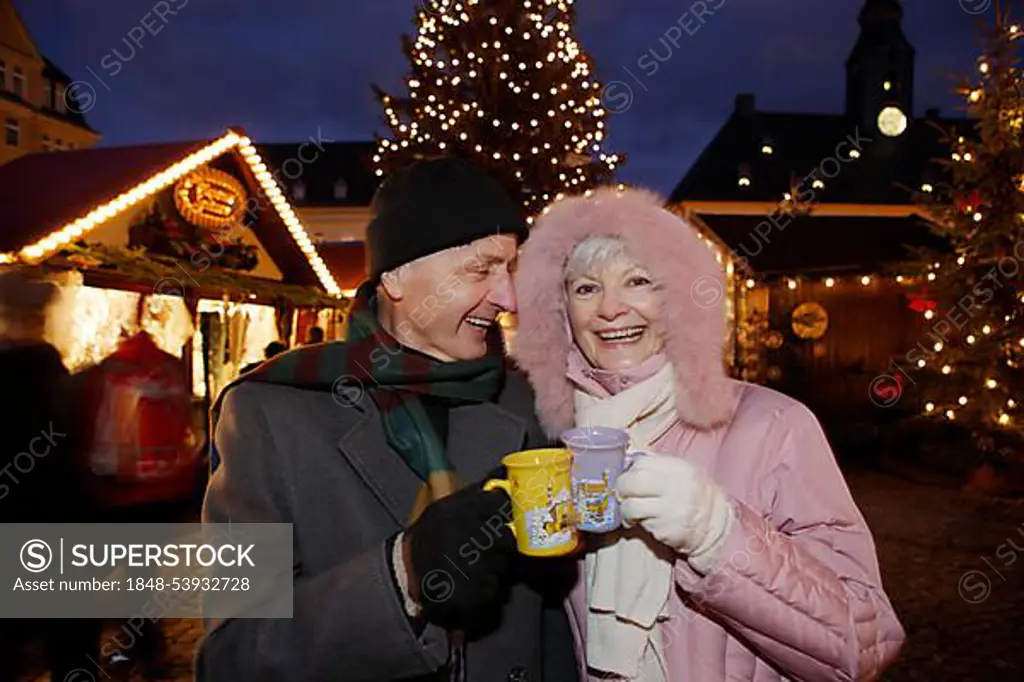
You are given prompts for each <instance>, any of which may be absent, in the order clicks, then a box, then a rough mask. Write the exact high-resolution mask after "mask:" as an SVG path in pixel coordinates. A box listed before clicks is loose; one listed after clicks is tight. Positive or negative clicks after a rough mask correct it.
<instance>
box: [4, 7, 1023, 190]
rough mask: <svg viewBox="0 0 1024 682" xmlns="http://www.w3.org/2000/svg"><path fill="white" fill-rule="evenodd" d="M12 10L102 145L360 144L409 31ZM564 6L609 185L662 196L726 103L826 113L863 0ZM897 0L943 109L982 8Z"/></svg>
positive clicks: (166, 14)
mask: <svg viewBox="0 0 1024 682" xmlns="http://www.w3.org/2000/svg"><path fill="white" fill-rule="evenodd" d="M962 2H964V3H966V4H967V5H968V6H969V7H971V8H976V7H979V6H981V5H983V2H982V0H962ZM15 4H16V5H17V7H18V10H19V11H20V13H21V15H22V18H23V19H24V20H25V22H26V24H27V25H28V28H29V31H30V32H31V33H32V35H33V37H34V38H35V40H36V42H37V43H38V45H39V47H40V49H41V50H42V51H43V52H44V53H46V54H47V56H49V57H50V58H51V59H53V60H54V61H55V62H56V63H57V64H58V65H60V66H61V68H63V69H64V70H65V71H67V72H68V73H70V74H71V75H72V76H73V77H74V78H77V79H79V80H82V81H84V82H86V83H88V84H89V86H91V87H93V88H95V90H96V102H95V106H94V108H93V109H92V110H91V111H90V112H89V120H90V123H91V124H92V125H93V126H94V127H96V128H97V129H99V130H100V131H101V132H102V133H103V134H104V141H103V144H105V145H111V144H134V143H141V142H151V141H163V140H180V139H193V138H200V137H208V136H213V135H216V134H218V133H220V132H221V131H222V130H223V129H224V128H225V127H226V126H227V125H231V124H237V125H242V126H245V127H246V128H247V130H248V131H249V134H250V135H251V136H253V137H254V138H256V139H258V140H260V141H267V142H269V141H286V140H300V139H306V138H308V137H309V136H310V135H316V133H317V130H318V129H319V130H321V131H322V134H323V136H325V137H327V138H330V139H338V140H350V139H368V138H369V137H370V136H372V134H373V132H374V131H375V130H378V129H379V126H380V112H379V110H378V107H377V104H376V102H375V101H374V99H373V97H372V95H371V92H370V89H369V84H370V83H371V82H377V83H380V84H382V85H385V86H390V87H394V86H395V85H397V84H398V83H400V82H401V78H402V76H403V74H404V73H405V71H406V63H405V60H404V56H403V55H402V53H401V50H400V47H399V35H400V33H402V32H403V31H409V30H412V29H413V24H412V17H413V9H414V2H412V0H373V1H371V2H367V1H365V0H360V1H355V0H341V1H335V2H326V1H324V0H287V1H286V2H282V1H281V0H165V1H164V2H156V1H155V0H154V1H153V2H151V1H150V0H146V1H145V2H139V1H138V0H104V2H102V3H83V2H81V1H80V0H36V1H34V2H28V1H27V0H16V2H15ZM577 4H578V13H579V21H578V29H577V32H578V36H579V39H580V41H581V43H582V45H583V47H584V48H585V49H586V50H587V51H588V52H589V53H590V54H591V55H592V56H593V58H594V59H595V61H596V64H597V68H598V75H599V77H600V78H601V80H602V81H604V82H610V81H613V80H621V81H622V82H623V83H626V84H628V85H629V86H630V88H631V89H632V91H633V97H632V103H631V105H630V106H629V108H628V109H627V110H625V111H623V112H622V113H619V114H616V115H614V116H613V117H611V120H610V123H609V126H610V136H609V138H608V143H607V148H608V149H609V150H613V151H624V152H626V153H627V154H629V156H630V162H629V164H628V165H627V167H626V168H625V170H624V171H623V172H622V178H623V179H625V180H628V181H631V182H638V183H643V184H647V185H650V186H652V187H654V188H656V189H659V190H662V191H668V190H669V189H671V187H672V186H673V185H674V184H675V182H676V181H677V180H678V179H679V178H680V177H681V176H682V175H683V173H684V172H685V171H686V169H687V168H688V167H689V165H690V163H692V161H693V159H694V158H695V156H696V154H697V153H698V152H699V151H700V149H701V148H702V147H703V145H705V144H706V143H707V142H708V141H709V140H710V139H711V137H712V136H713V135H714V133H715V131H716V130H717V129H718V127H719V126H720V125H721V123H722V121H723V120H724V119H725V117H726V116H727V115H728V114H729V112H730V111H731V109H732V107H733V101H734V97H735V95H736V93H737V92H741V91H742V92H754V93H756V95H757V104H758V108H763V109H769V110H776V111H808V112H811V111H813V112H839V111H840V110H841V109H842V107H843V95H844V76H845V71H844V62H845V60H846V57H847V56H848V54H849V51H850V49H851V48H852V47H853V44H854V42H855V40H856V37H857V32H858V26H857V22H856V16H857V12H858V11H859V9H860V7H861V6H862V4H863V0H830V1H829V2H820V1H819V0H704V2H703V3H699V2H698V3H692V4H691V2H688V1H684V2H680V1H679V0H642V2H637V1H636V0H579V1H578V3H577ZM903 4H904V9H905V16H904V22H903V25H904V32H905V33H906V35H907V37H908V38H909V39H910V41H911V42H912V43H913V44H914V46H915V47H916V48H917V73H916V76H917V87H916V98H915V110H916V113H918V114H920V113H921V112H923V110H924V109H925V108H926V107H928V106H941V107H942V108H943V110H944V112H948V113H952V112H953V110H954V109H955V107H956V104H957V99H956V97H955V96H954V95H953V94H951V89H952V87H953V85H954V83H955V76H956V75H957V74H958V73H965V72H969V71H970V69H972V68H973V65H974V62H975V59H976V57H977V50H978V46H979V34H978V32H977V31H976V28H977V26H976V24H977V21H978V20H979V19H981V20H984V19H985V18H988V19H991V17H992V13H993V12H994V10H993V9H992V8H990V9H989V10H988V12H986V13H983V14H980V15H977V16H972V15H970V14H968V13H967V12H965V11H964V9H963V8H962V7H961V0H906V1H905V2H904V3H903ZM701 5H703V9H702V7H701ZM713 8H715V9H713ZM712 9H713V11H712ZM704 10H706V11H704ZM171 12H176V13H174V14H172V13H171ZM161 15H162V18H161ZM698 15H703V16H698ZM1021 19H1022V20H1024V17H1021ZM133 36H134V37H135V38H136V41H135V43H138V44H139V45H136V44H135V43H133V42H132V37H133ZM652 50H653V51H652ZM659 58H660V59H661V60H663V61H659ZM655 67H657V68H656V69H655Z"/></svg>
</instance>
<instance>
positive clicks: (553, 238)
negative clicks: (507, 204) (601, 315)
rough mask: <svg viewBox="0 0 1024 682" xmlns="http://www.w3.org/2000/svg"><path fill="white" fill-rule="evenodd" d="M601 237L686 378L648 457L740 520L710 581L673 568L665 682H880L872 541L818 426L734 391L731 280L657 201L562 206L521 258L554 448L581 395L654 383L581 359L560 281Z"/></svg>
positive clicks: (613, 195) (896, 626) (596, 197)
mask: <svg viewBox="0 0 1024 682" xmlns="http://www.w3.org/2000/svg"><path fill="white" fill-rule="evenodd" d="M591 234H605V235H609V236H617V237H621V238H622V239H625V240H626V241H627V244H628V249H629V252H630V255H632V256H633V257H634V258H636V259H637V260H638V261H640V262H642V263H644V264H645V265H646V266H647V267H648V268H649V269H650V271H651V273H652V275H653V276H654V279H655V281H656V282H657V283H658V285H659V287H660V291H661V296H662V298H663V308H662V311H661V313H662V314H661V321H660V324H658V327H659V331H660V332H661V333H662V335H663V337H664V338H665V348H664V355H665V359H666V360H667V361H668V362H671V363H672V365H673V368H674V370H675V374H676V411H677V413H678V416H679V422H678V423H677V425H676V426H675V427H674V428H673V429H672V430H670V431H669V432H668V433H667V434H666V435H665V436H663V437H662V438H661V439H659V441H658V442H657V443H656V444H655V446H654V447H652V450H654V451H657V452H662V453H669V454H674V455H676V456H679V457H683V458H685V459H686V460H688V461H690V462H691V463H693V464H695V465H696V466H698V467H700V468H701V469H702V470H704V471H705V472H707V473H708V475H709V476H710V477H711V478H712V479H713V480H714V481H715V482H716V483H717V484H718V485H719V486H720V487H721V488H722V490H723V491H725V493H726V494H727V495H728V496H729V497H730V498H731V501H732V506H733V510H734V512H735V523H734V524H733V526H732V530H731V532H730V535H729V537H728V539H727V541H726V543H725V545H724V547H723V548H722V549H721V551H720V552H719V553H718V554H717V559H716V566H715V567H714V568H713V569H712V570H711V571H709V572H708V573H707V574H704V575H702V574H700V573H698V572H697V571H696V570H694V569H693V568H692V567H691V566H690V565H689V563H688V562H687V560H686V557H685V556H682V555H681V556H680V557H679V559H678V560H677V562H676V570H675V578H676V584H675V590H674V593H673V594H672V595H671V597H670V606H669V609H670V612H669V616H670V618H669V621H668V622H667V623H665V624H664V625H663V626H662V627H663V629H662V635H663V637H664V640H665V643H666V656H667V659H668V667H669V682H703V681H708V682H710V681H711V680H715V681H717V680H755V681H757V682H761V681H765V682H767V681H769V680H772V681H774V680H783V679H803V680H864V679H873V678H875V677H877V676H878V675H879V674H880V673H881V671H882V670H883V669H884V668H885V667H886V666H887V665H889V664H890V663H891V662H892V661H893V660H894V659H895V657H896V655H897V654H898V652H899V650H900V647H901V646H902V644H903V641H904V632H903V628H902V627H901V626H900V623H899V621H898V619H897V617H896V614H895V612H894V611H893V608H892V605H891V604H890V603H889V600H888V598H887V597H886V594H885V592H884V590H883V588H882V581H881V577H880V575H879V569H878V560H877V557H876V553H875V546H874V542H873V540H872V537H871V532H870V530H869V529H868V527H867V525H866V523H865V521H864V518H863V516H862V515H861V514H860V512H859V510H858V509H857V507H856V505H855V504H854V502H853V499H852V497H851V495H850V492H849V490H848V488H847V486H846V483H845V481H844V480H843V476H842V474H841V473H840V471H839V469H838V467H837V465H836V463H835V458H834V457H833V455H832V452H831V449H830V448H829V445H828V442H827V440H826V438H825V435H824V434H823V433H822V430H821V427H820V426H819V424H818V420H817V419H816V418H815V417H814V415H813V414H812V413H811V412H810V411H809V410H808V409H807V408H806V407H805V406H804V405H802V404H801V403H799V402H797V401H795V400H792V399H791V398H788V397H786V396H784V395H782V394H780V393H777V392H775V391H772V390H769V389H767V388H763V387H759V386H755V385H752V384H748V383H744V382H739V381H733V380H731V379H729V378H728V377H727V376H726V374H725V371H724V369H723V362H722V340H723V339H724V338H725V319H724V312H723V310H722V302H721V299H722V296H719V297H718V301H716V302H714V303H713V304H711V305H709V304H708V300H709V299H708V297H707V295H706V292H707V291H708V290H710V291H712V292H714V291H715V287H716V286H717V287H721V286H722V284H723V279H722V272H721V269H720V268H719V267H718V266H717V264H716V262H715V260H714V258H713V256H712V254H711V252H710V251H709V250H708V249H707V248H706V247H705V245H704V243H703V242H702V241H701V240H699V238H698V237H697V235H696V234H695V232H694V231H693V229H692V228H691V227H690V226H689V224H688V223H686V222H684V221H682V220H681V219H679V218H678V217H676V216H675V215H673V214H671V213H669V212H668V211H666V210H664V209H662V208H661V203H660V200H659V199H658V197H656V196H654V195H652V194H648V193H646V192H641V191H636V190H626V191H622V192H618V191H615V190H599V191H596V192H594V193H593V194H592V195H591V196H589V197H586V198H570V199H565V200H562V201H560V202H557V203H556V204H554V205H553V206H552V207H551V208H549V210H548V211H547V212H546V213H545V214H544V215H543V216H542V217H541V219H540V220H539V221H538V223H537V226H536V227H535V228H534V230H533V233H532V235H531V237H530V239H529V240H528V241H527V243H526V245H525V246H524V247H523V251H522V254H521V257H520V264H519V271H518V274H517V283H516V287H517V293H518V297H519V333H518V334H517V339H516V349H515V355H516V360H517V362H518V363H519V365H520V366H521V367H522V368H523V369H524V370H525V371H526V372H527V374H528V375H529V377H530V379H531V382H532V383H533V385H534V389H535V391H536V393H537V407H538V414H539V416H540V419H541V423H542V424H543V425H544V428H545V429H546V431H547V432H548V433H549V435H551V436H557V435H558V434H559V433H560V432H561V430H563V429H565V428H568V427H570V426H572V425H573V415H572V410H573V407H572V394H573V390H574V389H575V388H581V389H582V390H585V391H587V392H590V393H593V394H596V395H604V394H609V393H615V392H618V391H619V390H622V389H624V388H627V387H628V386H631V385H633V384H634V383H636V382H637V381H642V380H644V379H646V378H648V377H649V376H651V375H653V373H654V372H655V371H656V366H655V365H653V364H652V363H653V362H656V360H652V362H648V363H644V365H643V366H641V367H640V368H637V369H636V370H634V371H633V372H629V373H612V372H605V371H600V370H595V369H593V368H590V367H589V366H588V365H587V364H586V362H585V361H579V360H578V358H579V355H578V353H576V352H574V351H575V349H574V346H573V342H572V340H571V338H570V335H569V334H568V333H567V323H566V319H567V318H566V313H565V303H564V301H565V294H564V275H563V267H564V264H565V262H566V260H567V258H568V256H569V254H570V253H571V252H572V249H573V247H574V246H575V245H576V244H577V243H579V242H580V241H581V240H582V239H584V238H586V237H587V236H589V235H591ZM698 285H699V286H700V287H702V288H703V289H702V291H701V292H698V291H697V289H698ZM718 291H720V292H724V288H721V289H718ZM581 575H582V570H581ZM586 603H587V602H586V594H585V586H584V585H583V582H582V580H581V581H580V583H579V584H577V585H576V587H575V589H574V590H573V594H572V597H571V599H570V604H569V605H568V606H569V611H570V622H571V624H572V626H573V630H574V635H575V639H576V645H577V654H578V656H579V659H580V661H581V662H582V663H583V667H582V669H581V671H580V675H581V679H582V680H587V679H588V677H587V672H586V669H585V660H584V658H585V647H584V645H583V643H584V641H585V637H586V620H587V606H586Z"/></svg>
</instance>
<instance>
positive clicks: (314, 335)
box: [304, 327, 324, 346]
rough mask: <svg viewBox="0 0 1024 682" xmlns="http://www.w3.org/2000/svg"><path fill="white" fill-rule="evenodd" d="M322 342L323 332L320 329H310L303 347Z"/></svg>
mask: <svg viewBox="0 0 1024 682" xmlns="http://www.w3.org/2000/svg"><path fill="white" fill-rule="evenodd" d="M323 342H324V330H323V328H322V327H310V329H309V333H308V334H306V343H305V344H304V345H306V346H309V345H311V344H314V343H323Z"/></svg>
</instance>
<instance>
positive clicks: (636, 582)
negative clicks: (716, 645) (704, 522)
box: [574, 363, 678, 682]
mask: <svg viewBox="0 0 1024 682" xmlns="http://www.w3.org/2000/svg"><path fill="white" fill-rule="evenodd" d="M574 403H575V414H576V425H577V426H611V427H616V428H620V429H626V430H627V431H628V432H629V436H630V448H631V449H632V450H648V451H649V448H650V444H651V443H652V442H654V441H655V440H657V439H658V438H659V437H660V436H662V435H664V433H665V432H666V431H667V430H668V429H669V428H671V426H672V425H673V424H674V423H675V422H676V420H677V419H678V417H677V415H676V407H675V373H674V371H673V369H672V365H671V363H665V366H664V367H662V368H661V370H660V371H659V372H658V373H657V374H655V375H654V376H652V377H650V378H649V379H646V380H644V381H642V382H640V383H638V384H636V385H635V386H631V387H629V388H628V389H626V390H624V391H622V392H620V393H617V394H615V395H613V396H610V397H607V398H599V397H594V396H591V395H589V394H587V393H584V392H583V391H579V390H577V391H576V392H575V397H574ZM607 541H608V542H607V544H605V546H603V547H601V548H600V549H598V550H597V551H595V552H591V553H589V554H587V556H586V580H587V582H586V586H587V606H588V609H587V642H586V645H587V665H588V666H590V667H592V668H595V669H597V670H601V671H604V672H609V673H613V674H616V675H619V676H621V677H622V678H625V679H628V680H635V679H640V680H644V682H659V681H661V682H664V681H666V680H668V671H667V667H666V664H665V654H664V646H663V642H662V639H661V631H660V628H659V627H658V625H657V624H658V622H659V621H662V620H665V619H666V618H667V611H666V607H667V605H668V599H669V595H670V594H671V590H672V565H673V553H672V552H671V551H669V550H666V549H665V548H664V547H662V546H661V545H659V544H657V543H654V542H653V541H651V540H649V539H647V538H646V537H645V536H643V535H640V534H639V533H637V532H635V529H634V530H624V531H616V532H614V533H610V534H609V535H608V536H607Z"/></svg>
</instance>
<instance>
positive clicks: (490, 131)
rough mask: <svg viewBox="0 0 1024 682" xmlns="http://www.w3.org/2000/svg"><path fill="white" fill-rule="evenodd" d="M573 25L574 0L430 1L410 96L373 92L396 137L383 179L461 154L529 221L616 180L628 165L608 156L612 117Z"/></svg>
mask: <svg viewBox="0 0 1024 682" xmlns="http://www.w3.org/2000/svg"><path fill="white" fill-rule="evenodd" d="M574 20H575V8H574V6H573V0H421V2H420V5H419V10H418V13H417V25H418V29H419V30H418V33H417V35H416V37H415V38H412V37H410V36H403V41H402V42H403V47H404V49H405V52H406V54H407V55H408V57H409V61H410V63H411V65H412V71H411V74H410V75H409V77H408V79H407V86H408V92H407V94H406V95H404V96H402V97H394V96H391V95H389V94H387V93H386V92H384V91H383V90H381V89H380V88H377V87H375V88H374V90H375V92H376V93H377V96H378V98H379V99H380V102H381V104H382V105H383V107H384V114H385V118H386V121H387V124H388V126H389V127H390V129H391V136H390V138H378V141H377V142H378V144H377V154H376V155H375V157H374V162H375V164H376V172H377V174H378V175H386V174H388V173H390V172H391V171H392V170H394V169H395V168H398V167H401V166H403V165H406V164H408V163H410V162H412V161H413V160H415V159H417V158H424V157H431V156H444V155H452V156H461V157H464V158H467V159H469V160H471V161H474V162H476V163H478V164H480V165H481V166H482V167H484V168H486V169H488V170H489V171H490V172H491V173H493V174H494V175H495V177H497V178H499V179H500V180H502V182H503V183H504V184H505V185H506V187H508V188H509V191H510V192H512V193H513V195H519V196H521V197H522V200H523V204H524V206H525V207H526V211H527V214H528V215H530V216H532V215H534V214H535V213H536V212H537V211H538V210H539V209H540V208H542V207H543V206H544V205H546V204H547V203H549V202H550V201H551V200H553V199H555V198H556V197H557V196H558V195H559V194H562V193H565V194H574V193H578V192H581V191H584V190H586V189H589V188H591V187H594V186H595V185H598V184H601V183H603V182H607V181H608V180H609V179H610V177H611V174H612V172H613V171H614V170H615V169H616V168H617V167H618V166H620V165H621V164H622V163H623V162H624V159H623V158H622V157H620V156H619V155H616V154H606V153H604V152H603V151H602V148H601V147H602V144H601V143H602V141H603V140H604V137H605V133H606V130H605V122H606V120H607V118H608V117H607V116H606V111H605V109H604V108H603V106H602V102H601V94H602V90H601V86H600V84H599V83H598V82H597V81H596V80H595V78H594V74H593V67H592V64H591V62H590V60H589V59H588V57H587V56H586V55H585V54H584V53H583V51H582V50H581V49H580V46H579V44H578V43H577V42H576V40H575V38H573V35H572V29H573V24H574Z"/></svg>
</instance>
